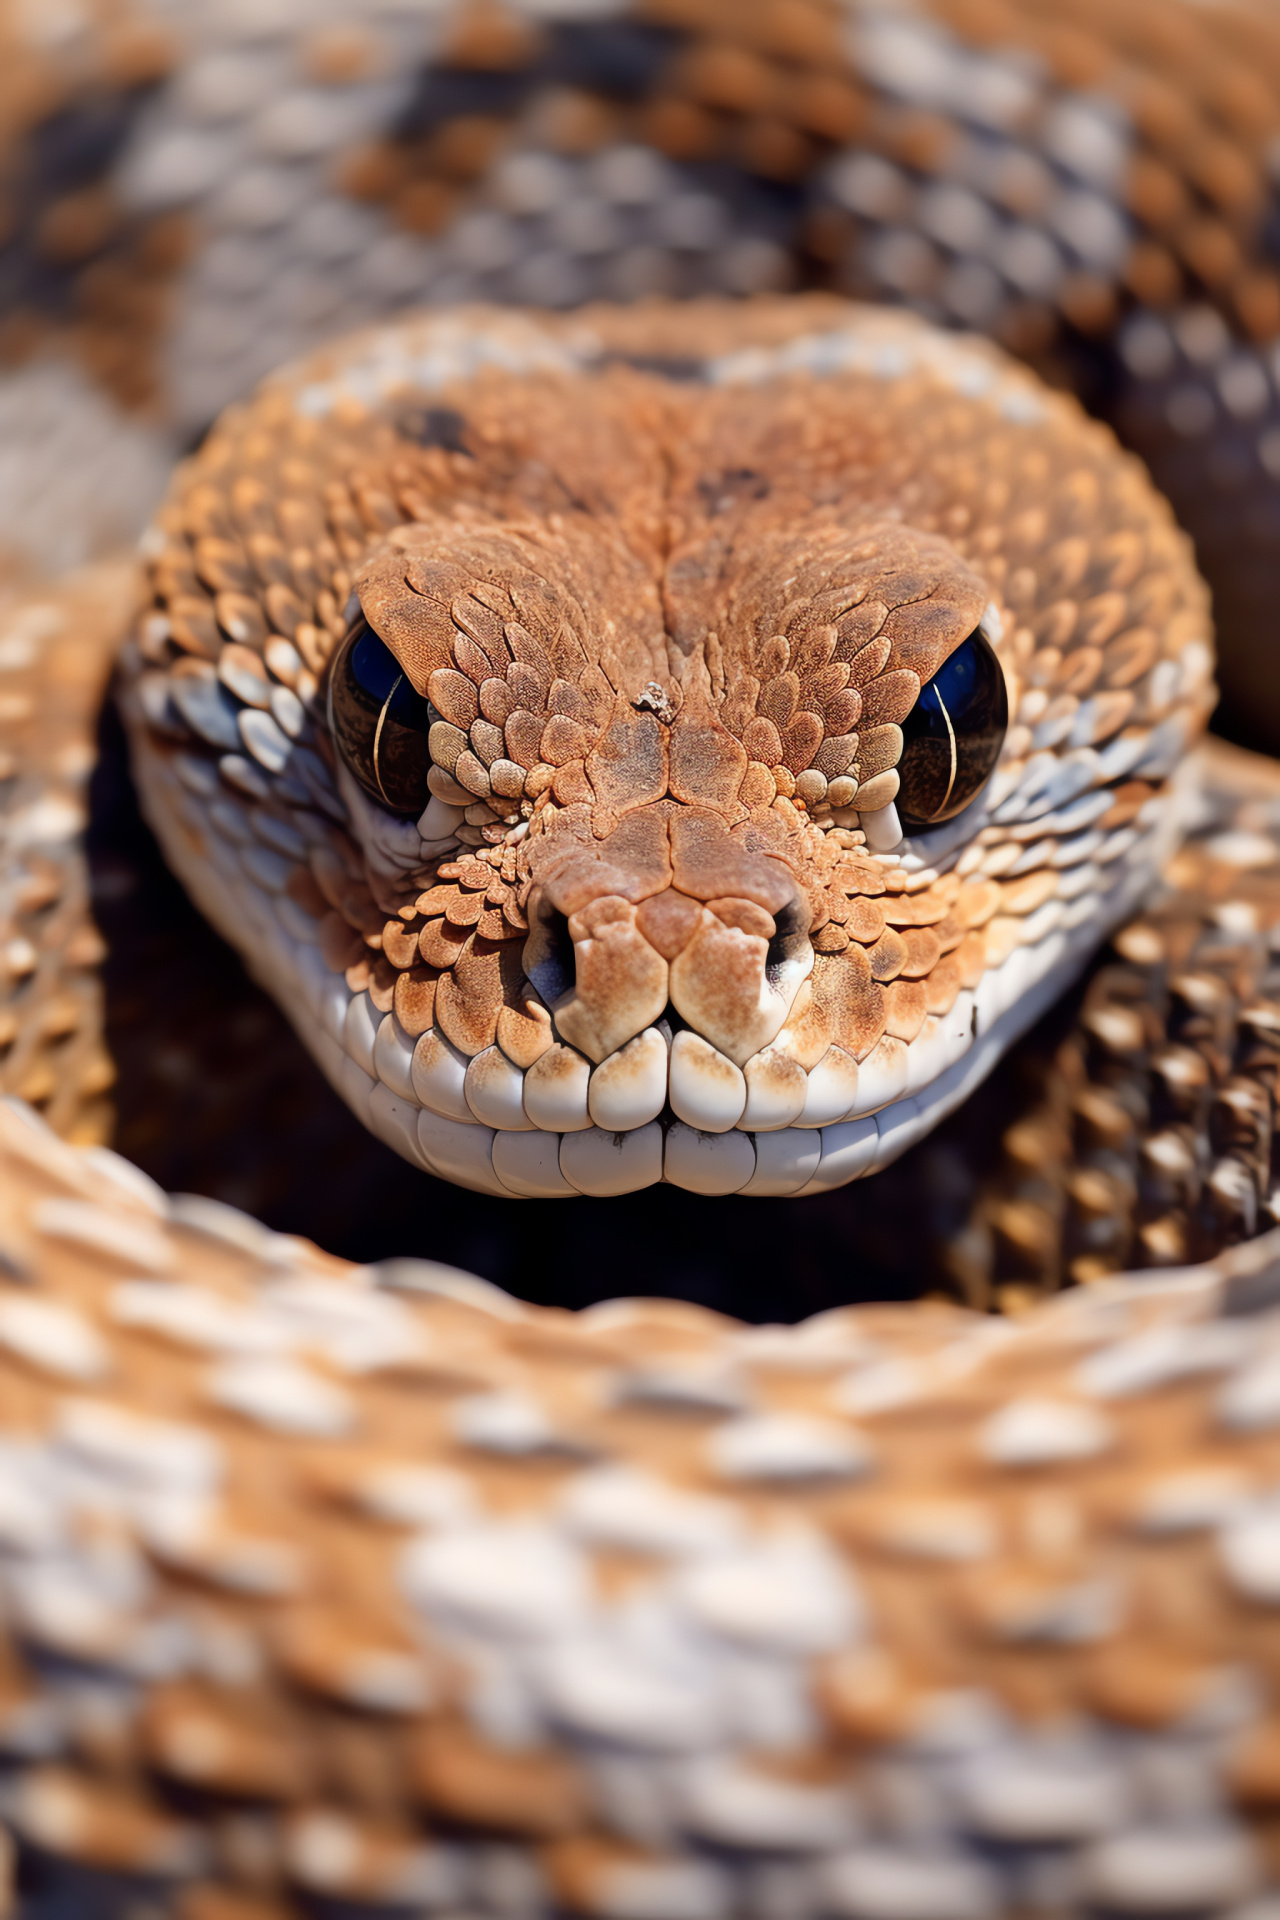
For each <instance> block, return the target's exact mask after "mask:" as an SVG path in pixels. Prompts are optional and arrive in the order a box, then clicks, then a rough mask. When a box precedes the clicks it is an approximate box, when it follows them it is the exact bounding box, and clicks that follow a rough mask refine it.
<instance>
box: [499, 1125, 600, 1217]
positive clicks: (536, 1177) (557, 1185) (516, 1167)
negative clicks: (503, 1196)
mask: <svg viewBox="0 0 1280 1920" xmlns="http://www.w3.org/2000/svg"><path fill="white" fill-rule="evenodd" d="M493 1170H494V1172H495V1173H496V1174H497V1176H498V1178H499V1180H501V1182H502V1184H503V1186H504V1187H505V1188H506V1189H507V1191H508V1192H509V1193H513V1194H516V1195H517V1196H518V1197H519V1198H520V1199H523V1200H576V1199H577V1198H578V1197H579V1195H578V1189H577V1188H576V1187H575V1186H572V1185H571V1184H570V1183H569V1181H568V1180H566V1179H565V1177H564V1175H563V1173H561V1171H560V1135H559V1134H558V1133H543V1132H541V1131H531V1132H529V1133H495V1134H494V1136H493Z"/></svg>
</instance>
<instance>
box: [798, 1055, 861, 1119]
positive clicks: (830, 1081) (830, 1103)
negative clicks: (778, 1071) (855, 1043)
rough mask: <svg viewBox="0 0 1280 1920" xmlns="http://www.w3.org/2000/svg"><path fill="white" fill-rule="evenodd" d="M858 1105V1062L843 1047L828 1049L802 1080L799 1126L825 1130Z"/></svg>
mask: <svg viewBox="0 0 1280 1920" xmlns="http://www.w3.org/2000/svg"><path fill="white" fill-rule="evenodd" d="M857 1104H858V1063H857V1061H856V1060H855V1059H854V1057H853V1055H852V1054H851V1053H846V1051H845V1049H844V1048H843V1047H836V1046H831V1047H828V1048H827V1051H826V1052H825V1053H824V1054H823V1056H822V1058H821V1060H819V1061H818V1063H817V1065H816V1066H814V1067H810V1069H809V1072H808V1075H807V1077H806V1079H805V1092H804V1106H803V1107H802V1108H801V1110H800V1112H799V1114H798V1115H797V1116H796V1124H797V1126H801V1127H825V1126H829V1125H830V1124H831V1122H832V1121H835V1120H843V1119H844V1117H845V1115H846V1114H847V1113H851V1112H852V1111H853V1109H854V1108H855V1107H856V1106H857Z"/></svg>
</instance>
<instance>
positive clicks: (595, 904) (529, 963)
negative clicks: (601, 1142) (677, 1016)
mask: <svg viewBox="0 0 1280 1920" xmlns="http://www.w3.org/2000/svg"><path fill="white" fill-rule="evenodd" d="M638 921H639V915H638V911H637V908H636V907H635V906H634V905H633V903H632V902H631V901H630V900H626V899H624V898H623V897H622V896H621V895H620V894H604V895H601V896H598V897H597V898H595V899H594V900H590V901H588V902H587V904H586V905H585V906H582V907H580V908H578V909H577V910H576V911H575V912H572V913H566V912H565V911H564V909H563V907H561V906H558V905H557V904H556V902H555V900H554V899H553V897H552V895H551V893H550V892H548V891H546V890H544V889H541V888H535V890H534V892H533V894H532V895H531V896H530V900H529V937H528V939H527V940H526V942H525V954H524V966H525V972H526V973H527V975H528V976H529V979H530V980H531V981H532V983H533V985H534V986H535V987H536V988H537V990H538V992H539V993H540V994H541V996H542V998H543V999H544V1000H545V1001H546V1003H547V1005H548V1006H549V1007H550V1008H551V1011H552V1012H553V1014H554V1015H555V1021H556V1028H557V1030H558V1032H559V1034H560V1037H561V1039H562V1040H565V1041H567V1042H568V1044H569V1045H570V1046H571V1047H576V1048H577V1049H578V1051H579V1052H580V1053H584V1054H585V1055H586V1057H587V1058H588V1060H594V1061H596V1062H597V1063H598V1062H600V1061H602V1060H604V1059H606V1058H607V1057H608V1056H609V1055H610V1054H612V1053H615V1052H616V1051H617V1050H618V1048H619V1047H621V1046H624V1045H625V1044H626V1042H627V1041H628V1040H630V1039H632V1038H633V1037H634V1036H635V1035H636V1034H638V1033H642V1032H643V1031H644V1029H645V1028H646V1027H649V1026H651V1025H652V1024H653V1022H654V1021H655V1020H658V1019H660V1018H661V1016H662V1014H663V1013H664V1012H665V1010H666V1005H667V962H666V960H665V959H664V958H663V956H662V954H661V953H659V952H657V951H656V950H655V949H654V947H652V946H651V945H650V943H649V941H648V940H646V939H645V937H644V934H643V932H642V931H641V928H640V926H639V924H638Z"/></svg>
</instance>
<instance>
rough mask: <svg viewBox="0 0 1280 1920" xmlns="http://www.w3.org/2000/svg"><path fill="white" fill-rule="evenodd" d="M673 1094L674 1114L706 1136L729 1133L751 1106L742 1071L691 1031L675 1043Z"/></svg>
mask: <svg viewBox="0 0 1280 1920" xmlns="http://www.w3.org/2000/svg"><path fill="white" fill-rule="evenodd" d="M670 1093H671V1106H672V1109H673V1111H674V1112H675V1113H676V1114H677V1115H678V1117H679V1118H680V1119H681V1120H683V1121H685V1122H686V1124H687V1125H688V1126H690V1127H696V1128H697V1129H698V1130H699V1132H702V1133H727V1132H728V1130H729V1128H730V1127H733V1126H736V1125H737V1123H738V1121H739V1120H740V1119H741V1118H742V1113H743V1109H744V1108H745V1106H746V1104H747V1083H746V1080H745V1078H744V1077H743V1073H742V1069H741V1068H740V1067H737V1066H735V1065H734V1063H733V1061H732V1060H728V1059H726V1057H725V1056H724V1054H722V1053H720V1052H719V1051H718V1049H717V1048H715V1047H713V1046H712V1045H711V1044H710V1042H709V1041H707V1040H704V1039H703V1038H702V1036H701V1034H697V1033H693V1032H692V1031H690V1030H688V1029H686V1030H685V1031H683V1032H681V1033H678V1034H677V1035H676V1037H675V1039H674V1040H673V1041H672V1043H671V1081H670Z"/></svg>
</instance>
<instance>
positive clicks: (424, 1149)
mask: <svg viewBox="0 0 1280 1920" xmlns="http://www.w3.org/2000/svg"><path fill="white" fill-rule="evenodd" d="M493 1138H494V1136H493V1130H492V1128H490V1127H481V1126H477V1125H476V1123H475V1121H472V1122H471V1123H470V1124H469V1125H468V1124H464V1123H463V1122H460V1121H457V1120H449V1119H446V1118H445V1117H444V1116H443V1115H442V1114H438V1113H431V1112H429V1111H428V1110H427V1109H426V1108H424V1109H423V1111H422V1112H421V1113H420V1114H419V1115H418V1146H419V1149H420V1150H421V1153H422V1157H423V1159H424V1160H425V1161H426V1163H427V1165H428V1167H429V1168H430V1170H431V1172H432V1173H435V1174H439V1175H440V1177H441V1178H442V1179H445V1180H454V1181H456V1182H457V1184H458V1185H459V1186H460V1187H470V1188H471V1189H472V1191H473V1192H475V1193H491V1194H494V1195H495V1196H497V1197H499V1198H503V1199H505V1198H509V1197H510V1196H509V1195H508V1193H507V1189H506V1188H505V1187H504V1186H503V1184H502V1182H501V1180H499V1178H498V1176H497V1174H496V1173H495V1172H494V1170H493V1157H492V1156H493Z"/></svg>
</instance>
